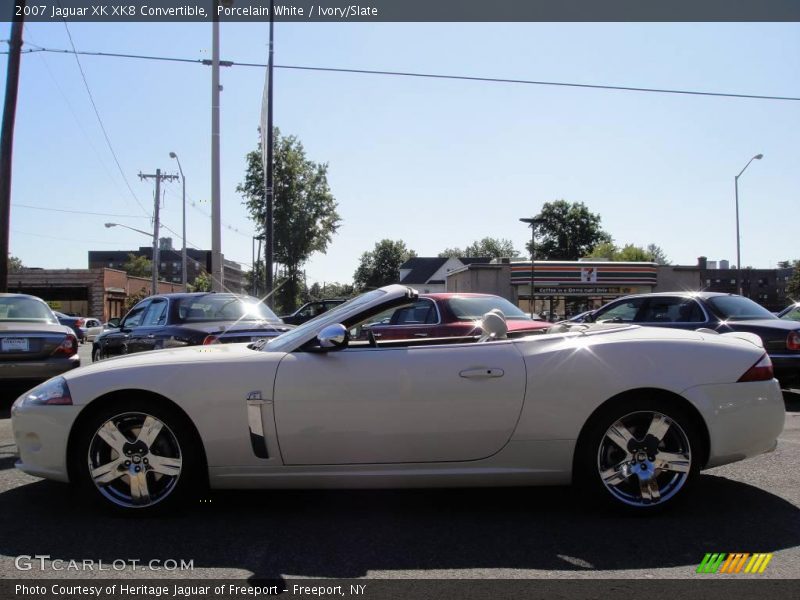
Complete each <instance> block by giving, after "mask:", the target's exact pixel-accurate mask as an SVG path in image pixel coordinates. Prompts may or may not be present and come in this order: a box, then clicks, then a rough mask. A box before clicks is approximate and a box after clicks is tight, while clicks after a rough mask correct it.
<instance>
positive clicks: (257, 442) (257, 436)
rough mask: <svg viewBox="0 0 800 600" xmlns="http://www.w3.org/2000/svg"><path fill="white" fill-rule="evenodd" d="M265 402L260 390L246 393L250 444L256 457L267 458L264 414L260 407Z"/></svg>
mask: <svg viewBox="0 0 800 600" xmlns="http://www.w3.org/2000/svg"><path fill="white" fill-rule="evenodd" d="M266 403H267V400H264V399H263V398H262V397H261V392H260V391H254V392H250V393H249V394H247V424H248V426H249V427H250V446H251V447H252V448H253V454H255V455H256V456H257V457H258V458H269V451H268V450H267V439H266V437H264V414H263V411H262V407H263V406H264V405H265V404H266Z"/></svg>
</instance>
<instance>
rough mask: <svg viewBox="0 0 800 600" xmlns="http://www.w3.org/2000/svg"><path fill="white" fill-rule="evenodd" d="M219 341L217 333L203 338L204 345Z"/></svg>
mask: <svg viewBox="0 0 800 600" xmlns="http://www.w3.org/2000/svg"><path fill="white" fill-rule="evenodd" d="M218 343H219V336H216V335H207V336H206V337H205V338H204V339H203V346H208V345H209V344H218Z"/></svg>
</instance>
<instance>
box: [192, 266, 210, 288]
mask: <svg viewBox="0 0 800 600" xmlns="http://www.w3.org/2000/svg"><path fill="white" fill-rule="evenodd" d="M187 287H188V288H189V291H190V292H210V291H211V277H209V275H208V273H206V272H205V271H204V272H202V273H200V275H198V276H197V277H195V278H194V281H193V282H192V283H190V284H189V285H188V286H187Z"/></svg>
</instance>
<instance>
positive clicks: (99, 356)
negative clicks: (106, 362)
mask: <svg viewBox="0 0 800 600" xmlns="http://www.w3.org/2000/svg"><path fill="white" fill-rule="evenodd" d="M101 360H103V353H102V352H101V350H100V346H97V347H96V348H95V347H92V362H93V363H96V362H99V361H101Z"/></svg>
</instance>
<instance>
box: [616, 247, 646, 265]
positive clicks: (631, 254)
mask: <svg viewBox="0 0 800 600" xmlns="http://www.w3.org/2000/svg"><path fill="white" fill-rule="evenodd" d="M615 260H621V261H626V262H650V261H651V256H650V253H649V252H648V251H647V250H645V249H644V248H642V247H641V246H634V245H633V244H625V245H624V246H623V247H622V249H620V251H619V254H617V257H616V258H615Z"/></svg>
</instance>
